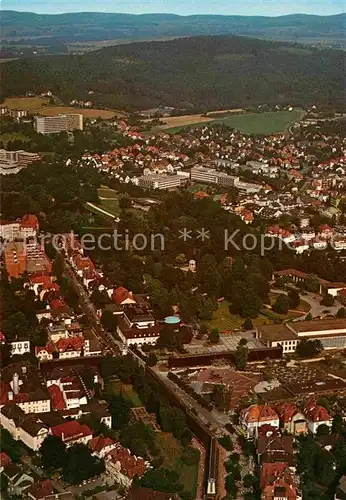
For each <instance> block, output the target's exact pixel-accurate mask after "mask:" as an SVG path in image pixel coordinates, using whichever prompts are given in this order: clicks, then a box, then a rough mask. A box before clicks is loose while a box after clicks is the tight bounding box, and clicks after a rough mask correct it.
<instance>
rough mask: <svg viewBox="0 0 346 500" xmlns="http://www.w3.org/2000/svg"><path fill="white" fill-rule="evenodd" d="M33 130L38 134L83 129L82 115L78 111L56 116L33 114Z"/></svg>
mask: <svg viewBox="0 0 346 500" xmlns="http://www.w3.org/2000/svg"><path fill="white" fill-rule="evenodd" d="M35 130H36V132H38V133H39V134H58V133H59V132H69V131H72V130H83V115H81V114H78V113H73V114H68V115H57V116H35Z"/></svg>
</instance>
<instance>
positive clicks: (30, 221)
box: [20, 214, 39, 230]
mask: <svg viewBox="0 0 346 500" xmlns="http://www.w3.org/2000/svg"><path fill="white" fill-rule="evenodd" d="M20 225H21V227H31V228H32V229H36V230H37V229H38V228H39V223H38V218H37V217H36V215H34V214H26V215H23V217H22V221H21V224H20Z"/></svg>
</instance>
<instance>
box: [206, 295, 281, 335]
mask: <svg viewBox="0 0 346 500" xmlns="http://www.w3.org/2000/svg"><path fill="white" fill-rule="evenodd" d="M228 306H229V302H227V301H226V300H225V301H224V302H221V304H219V305H218V309H217V311H215V312H214V314H213V319H212V320H210V321H203V323H204V324H205V325H207V327H208V328H209V330H211V329H213V328H217V329H218V330H219V331H220V332H222V331H224V330H235V329H237V328H241V327H242V324H243V323H244V321H245V318H242V317H241V316H239V315H238V314H231V313H230V312H229V309H228ZM252 323H253V325H254V326H261V325H267V324H269V323H273V321H271V320H270V319H269V318H268V317H266V316H264V315H262V314H260V315H259V316H258V317H257V318H255V319H253V320H252Z"/></svg>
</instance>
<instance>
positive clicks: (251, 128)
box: [160, 110, 304, 134]
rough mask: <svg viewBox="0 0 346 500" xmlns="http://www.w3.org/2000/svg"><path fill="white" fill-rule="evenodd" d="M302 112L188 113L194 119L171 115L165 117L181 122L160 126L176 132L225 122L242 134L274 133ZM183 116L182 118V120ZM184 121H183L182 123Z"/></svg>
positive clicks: (282, 130) (299, 116)
mask: <svg viewBox="0 0 346 500" xmlns="http://www.w3.org/2000/svg"><path fill="white" fill-rule="evenodd" d="M303 114H304V112H303V111H301V110H293V111H277V112H276V111H268V112H266V113H246V114H239V115H229V116H225V117H222V118H218V119H211V118H210V117H209V118H206V117H202V116H201V115H190V119H191V120H193V117H194V116H195V117H196V121H194V122H192V121H190V123H188V121H189V119H188V117H187V116H186V117H182V116H179V117H172V118H169V119H168V118H166V119H165V121H167V120H173V119H174V118H180V119H181V123H179V122H178V121H177V122H176V123H175V124H174V125H172V126H171V127H169V126H168V124H167V126H166V125H162V126H161V127H160V128H162V129H164V130H166V131H167V132H169V133H173V134H174V133H178V132H180V131H181V130H182V129H183V128H184V127H186V126H188V125H194V126H203V125H205V124H225V125H228V126H229V127H233V128H235V129H237V130H239V131H240V132H241V133H243V134H275V133H281V132H285V131H286V130H287V129H288V127H289V126H290V125H292V124H293V123H295V122H296V121H298V120H300V119H301V118H302V116H303ZM183 118H184V120H183ZM184 122H185V123H184Z"/></svg>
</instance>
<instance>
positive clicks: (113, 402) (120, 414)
mask: <svg viewBox="0 0 346 500" xmlns="http://www.w3.org/2000/svg"><path fill="white" fill-rule="evenodd" d="M108 408H109V411H110V412H111V414H112V428H113V429H123V428H124V427H125V426H127V425H128V423H129V421H130V409H131V404H130V402H129V401H128V399H126V398H125V397H124V396H123V395H122V394H114V395H113V396H111V397H110V398H109V400H108Z"/></svg>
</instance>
